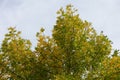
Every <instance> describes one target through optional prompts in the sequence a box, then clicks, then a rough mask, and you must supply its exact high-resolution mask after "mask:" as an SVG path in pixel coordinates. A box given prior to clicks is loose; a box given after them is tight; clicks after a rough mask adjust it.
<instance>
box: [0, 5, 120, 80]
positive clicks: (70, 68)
mask: <svg viewBox="0 0 120 80" xmlns="http://www.w3.org/2000/svg"><path fill="white" fill-rule="evenodd" d="M57 14H58V16H57V20H56V24H55V25H54V28H53V32H52V36H45V35H44V31H45V30H44V28H41V29H40V31H39V32H38V33H37V34H36V37H37V46H36V47H35V50H31V46H32V44H31V42H30V40H26V39H23V38H22V37H21V36H20V34H21V32H20V31H17V30H16V28H14V27H10V28H8V31H9V32H8V33H7V34H6V35H5V38H4V40H3V42H2V45H1V48H0V51H1V52H0V80H8V79H9V80H50V79H51V80H119V79H120V76H119V75H120V57H119V50H114V54H113V55H112V56H111V57H109V56H110V55H111V51H112V45H111V41H110V40H109V39H108V37H107V36H105V35H104V34H103V32H101V33H100V34H98V33H97V32H96V31H95V29H94V28H93V27H92V25H91V23H89V22H87V21H86V20H85V21H83V20H82V19H81V18H80V17H79V14H77V10H76V9H74V8H73V6H72V5H67V6H66V9H65V10H64V9H63V8H61V9H60V10H59V11H58V12H57Z"/></svg>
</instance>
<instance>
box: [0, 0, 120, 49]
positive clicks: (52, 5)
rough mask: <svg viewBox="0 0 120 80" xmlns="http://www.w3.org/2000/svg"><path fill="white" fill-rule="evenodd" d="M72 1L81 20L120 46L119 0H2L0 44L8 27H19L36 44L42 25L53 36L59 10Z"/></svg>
mask: <svg viewBox="0 0 120 80" xmlns="http://www.w3.org/2000/svg"><path fill="white" fill-rule="evenodd" d="M68 4H72V5H73V6H74V8H76V9H78V14H80V18H81V19H82V20H87V21H88V22H91V23H92V26H93V27H94V28H95V29H96V31H97V32H100V31H103V32H104V34H105V35H107V36H108V38H109V39H110V40H111V41H112V42H113V44H112V45H113V48H114V49H120V37H119V34H120V0H0V44H1V43H2V40H3V39H4V35H5V33H7V32H8V31H7V28H8V27H10V26H13V27H16V28H17V30H19V31H22V37H23V38H25V39H30V40H31V42H32V44H33V46H35V45H36V43H37V40H36V36H35V35H36V32H39V30H40V28H41V27H44V28H45V34H46V35H51V31H52V29H53V26H54V24H55V23H56V16H57V15H56V12H57V11H58V10H59V9H60V8H61V7H63V8H65V6H66V5H68Z"/></svg>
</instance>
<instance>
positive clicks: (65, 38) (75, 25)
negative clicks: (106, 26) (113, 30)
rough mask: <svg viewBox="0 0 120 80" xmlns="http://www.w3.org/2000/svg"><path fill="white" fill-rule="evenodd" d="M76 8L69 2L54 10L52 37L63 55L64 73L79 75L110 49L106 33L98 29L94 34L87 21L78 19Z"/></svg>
mask: <svg viewBox="0 0 120 80" xmlns="http://www.w3.org/2000/svg"><path fill="white" fill-rule="evenodd" d="M76 11H77V10H76V9H73V7H72V5H68V6H67V7H66V10H64V9H63V8H61V9H60V10H59V11H58V17H57V21H56V25H55V26H54V29H53V38H54V39H55V41H56V43H57V45H58V46H59V47H60V48H61V49H62V51H63V52H62V54H61V55H64V56H65V58H64V65H65V66H64V70H65V73H66V74H73V75H75V76H76V75H80V76H81V77H82V75H84V74H85V73H86V71H88V72H89V73H92V72H93V71H94V70H96V69H97V67H98V66H99V64H100V63H101V62H102V60H103V59H104V58H105V57H107V56H108V55H109V54H110V52H111V49H112V48H111V41H110V40H109V39H108V38H107V36H105V35H104V34H103V33H102V32H101V33H100V34H97V33H96V31H95V30H94V29H93V28H92V27H91V23H89V22H87V21H82V20H81V19H80V18H79V14H77V13H76ZM87 75H88V74H87ZM87 75H86V76H87Z"/></svg>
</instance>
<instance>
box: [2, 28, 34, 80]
mask: <svg viewBox="0 0 120 80" xmlns="http://www.w3.org/2000/svg"><path fill="white" fill-rule="evenodd" d="M8 30H9V33H8V34H6V35H5V38H4V40H3V43H2V47H1V52H2V54H1V55H0V56H1V65H2V68H1V73H2V77H3V78H9V79H12V80H28V79H29V77H30V75H31V74H32V73H31V72H32V67H33V66H32V65H33V62H34V60H35V55H34V54H33V53H32V51H31V50H30V48H31V42H30V41H29V40H25V39H22V38H21V37H20V34H21V32H20V31H16V29H15V28H13V27H10V28H9V29H8Z"/></svg>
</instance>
